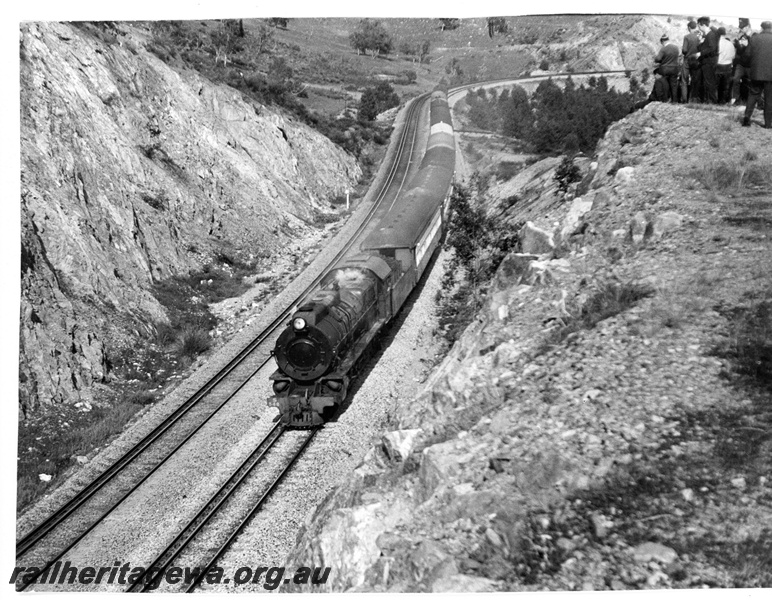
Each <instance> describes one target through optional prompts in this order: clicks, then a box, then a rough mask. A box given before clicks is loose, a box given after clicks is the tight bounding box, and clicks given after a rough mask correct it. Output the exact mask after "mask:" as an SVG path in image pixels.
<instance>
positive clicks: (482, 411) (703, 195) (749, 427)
mask: <svg viewBox="0 0 772 600" xmlns="http://www.w3.org/2000/svg"><path fill="white" fill-rule="evenodd" d="M738 114H739V113H736V111H732V112H730V111H729V110H728V109H716V110H709V109H702V108H693V107H683V106H673V105H662V104H658V103H654V104H652V105H650V106H649V107H647V108H646V109H645V110H643V111H639V112H637V113H635V114H633V115H631V116H629V117H628V118H626V119H623V120H622V121H620V122H618V123H616V124H614V125H613V126H612V127H611V128H610V130H609V132H608V133H607V135H606V137H605V139H604V140H603V141H602V142H601V143H600V145H599V148H598V151H597V154H596V156H595V157H593V162H592V164H590V165H589V167H588V168H589V169H590V171H589V172H590V173H591V174H592V180H591V182H589V185H587V183H588V181H585V185H587V187H586V188H584V189H583V190H582V193H581V197H580V198H575V199H572V200H567V201H561V199H560V198H559V197H557V196H556V195H555V188H554V183H550V182H548V183H547V185H546V186H545V188H544V189H543V193H542V194H541V195H540V196H539V195H534V194H533V193H532V192H533V190H531V191H530V192H529V193H528V194H526V197H527V200H525V201H522V200H521V201H520V202H516V203H515V204H514V205H512V206H508V207H500V210H501V214H502V216H503V217H504V218H508V219H511V220H512V222H517V221H518V220H520V219H519V218H520V217H525V218H526V219H530V220H532V221H533V223H531V224H529V225H527V226H526V227H525V228H524V229H523V231H522V243H523V248H522V251H521V253H518V254H511V255H509V257H508V258H507V259H505V260H504V262H503V263H502V265H501V267H500V269H499V271H498V273H497V275H496V278H495V282H494V286H493V288H492V290H491V293H490V294H489V298H488V303H487V305H486V308H485V309H484V310H483V311H482V313H481V314H479V316H478V319H477V320H476V321H475V322H474V323H473V324H472V325H470V326H469V327H468V329H467V330H466V332H465V333H464V335H463V336H462V338H461V339H460V340H459V342H458V343H457V344H456V345H455V347H454V348H453V349H452V351H451V352H450V354H449V355H448V356H447V357H446V359H445V360H444V361H443V363H442V364H441V365H440V366H439V367H438V368H437V369H436V371H435V372H434V374H433V375H432V376H431V377H430V379H429V380H428V381H427V383H426V385H425V387H424V388H423V390H422V391H421V392H420V394H418V396H417V397H415V398H405V399H402V400H401V401H400V407H399V409H398V410H397V415H396V420H397V422H398V430H397V431H392V432H388V433H386V434H384V436H383V438H382V440H381V441H380V442H379V443H378V444H376V445H375V446H374V447H373V450H372V451H371V452H370V454H369V455H368V457H367V458H366V459H365V461H364V462H363V464H362V465H360V467H359V468H358V469H357V470H356V471H355V475H354V476H353V477H352V479H351V481H350V482H349V483H347V484H346V485H344V486H342V487H340V488H338V489H337V490H335V491H333V493H331V494H330V495H329V496H328V498H327V500H326V501H325V502H324V503H323V504H322V505H321V506H320V508H319V509H318V510H317V511H316V513H315V514H314V515H313V517H312V518H310V519H309V521H308V522H307V525H306V527H305V528H304V530H303V531H301V533H300V535H299V537H298V545H297V548H296V550H295V551H294V552H293V553H292V554H291V555H290V556H289V558H288V561H287V564H289V565H297V564H306V563H310V562H313V563H314V564H316V565H319V564H328V565H335V567H336V569H337V571H335V572H334V574H333V575H332V576H331V577H330V579H329V581H328V583H327V589H329V590H331V591H343V590H347V591H391V592H395V591H429V590H431V591H492V590H547V589H550V590H552V589H555V590H569V589H570V590H600V589H615V590H621V589H642V588H646V589H651V588H700V587H734V586H741V587H759V586H770V585H772V580H770V575H769V574H770V572H772V564H771V563H770V556H772V552H770V550H772V519H771V518H770V514H772V513H770V506H772V487H771V486H770V481H769V473H770V467H771V466H772V464H770V456H772V453H771V452H770V450H772V397H771V396H772V390H771V388H770V385H771V383H772V322H770V318H771V317H770V315H772V280H771V279H770V273H772V252H771V251H772V247H770V244H771V242H772V238H771V237H770V235H771V234H772V196H771V195H770V187H771V185H770V184H772V180H771V176H770V172H772V170H771V169H770V165H772V146H770V144H769V135H768V134H767V133H766V132H765V131H764V130H763V129H762V128H760V127H758V126H757V125H758V124H754V127H752V128H751V129H749V130H748V129H743V128H741V127H740V124H739V121H738ZM534 167H536V166H534ZM536 170H537V171H538V173H539V176H542V175H543V173H542V170H540V169H538V168H537V169H536ZM502 185H503V186H504V187H506V186H507V184H502ZM511 187H512V186H511V185H510V186H509V187H506V189H502V190H498V191H497V190H496V189H495V188H494V189H493V190H492V191H491V195H492V196H498V197H501V198H509V197H511V196H512V194H516V193H517V191H518V190H512V189H510V188H511ZM342 531H343V532H347V531H356V532H357V536H355V537H350V538H347V539H348V543H347V544H346V545H345V546H341V545H340V544H337V543H336V542H335V540H337V539H338V536H339V535H340V532H342ZM333 549H334V552H333ZM333 553H334V555H333Z"/></svg>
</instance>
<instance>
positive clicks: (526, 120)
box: [499, 85, 533, 140]
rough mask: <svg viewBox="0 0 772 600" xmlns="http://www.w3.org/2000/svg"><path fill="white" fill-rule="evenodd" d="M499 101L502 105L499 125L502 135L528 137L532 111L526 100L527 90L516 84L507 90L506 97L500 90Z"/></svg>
mask: <svg viewBox="0 0 772 600" xmlns="http://www.w3.org/2000/svg"><path fill="white" fill-rule="evenodd" d="M505 91H506V90H505ZM502 98H503V100H502ZM499 102H500V106H501V107H502V115H501V120H502V123H501V125H502V132H503V133H504V135H508V136H511V137H516V138H519V139H521V140H522V139H528V138H529V137H530V134H531V127H532V126H533V112H532V111H531V105H530V102H529V101H528V92H526V91H525V89H523V88H522V87H520V86H519V85H516V86H515V87H513V88H512V91H511V92H509V95H508V98H507V97H506V96H505V95H504V92H502V94H501V96H500V97H499Z"/></svg>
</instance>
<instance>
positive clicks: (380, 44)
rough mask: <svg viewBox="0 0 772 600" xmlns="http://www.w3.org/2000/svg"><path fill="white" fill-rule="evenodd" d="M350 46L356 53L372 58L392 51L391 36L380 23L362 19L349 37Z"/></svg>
mask: <svg viewBox="0 0 772 600" xmlns="http://www.w3.org/2000/svg"><path fill="white" fill-rule="evenodd" d="M349 42H350V43H351V46H352V47H353V48H354V49H355V50H356V51H357V54H361V53H362V52H364V53H367V54H370V55H371V56H372V57H373V58H375V57H376V56H378V55H379V54H388V53H389V52H391V50H392V47H393V46H392V40H391V36H390V35H389V34H388V32H387V31H386V29H385V28H384V27H383V25H382V24H381V22H380V21H373V20H372V19H362V20H361V21H359V24H358V25H357V28H356V29H355V30H354V31H352V32H351V35H349Z"/></svg>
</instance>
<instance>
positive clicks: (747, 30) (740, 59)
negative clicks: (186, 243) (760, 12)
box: [730, 18, 753, 104]
mask: <svg viewBox="0 0 772 600" xmlns="http://www.w3.org/2000/svg"><path fill="white" fill-rule="evenodd" d="M739 26H740V36H739V37H738V38H737V39H736V40H735V41H734V50H735V57H734V73H733V74H732V99H731V100H730V103H731V104H735V103H736V102H737V101H738V100H739V99H740V88H741V86H742V84H743V81H745V83H746V84H747V80H748V73H749V72H750V67H751V63H750V56H746V54H747V50H748V44H749V43H750V41H751V36H752V35H753V32H752V31H751V22H750V19H744V18H740V20H739Z"/></svg>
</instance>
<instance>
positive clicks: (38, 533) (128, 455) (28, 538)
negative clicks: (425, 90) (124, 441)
mask: <svg viewBox="0 0 772 600" xmlns="http://www.w3.org/2000/svg"><path fill="white" fill-rule="evenodd" d="M427 98H428V95H424V96H419V97H418V98H416V99H415V100H414V101H413V102H412V103H411V105H410V106H409V108H408V112H407V115H406V119H405V121H406V123H407V125H406V127H405V131H403V132H402V134H401V136H400V139H399V140H398V144H397V150H396V151H395V156H394V158H393V160H392V161H391V165H390V167H389V171H388V172H387V176H386V178H385V181H384V182H383V183H382V184H381V186H380V190H379V193H378V194H377V196H376V199H375V200H374V202H373V206H372V207H371V209H370V210H369V211H368V214H367V215H366V217H365V219H364V220H363V222H362V223H361V224H360V225H359V226H358V228H357V230H356V231H355V232H354V233H353V234H352V237H351V239H350V240H349V241H348V242H347V243H346V244H345V245H344V247H343V248H342V249H341V250H340V251H338V252H337V253H336V255H335V257H334V258H333V259H332V260H331V261H329V262H328V264H327V265H326V267H325V268H324V269H323V270H322V272H321V273H320V274H319V275H317V276H316V277H315V278H314V280H313V281H312V282H311V283H310V284H309V285H308V286H307V287H306V289H305V290H304V291H303V292H302V293H301V294H300V295H299V296H298V297H297V298H296V299H295V300H294V301H293V302H292V303H290V304H289V306H288V308H286V309H285V310H284V311H282V313H281V314H280V315H279V316H277V317H276V318H275V319H273V321H271V323H270V324H269V325H268V326H267V327H266V328H265V329H264V330H263V331H261V332H260V333H259V334H258V335H257V336H256V337H255V339H254V340H252V341H251V342H250V343H249V344H247V345H246V346H245V347H244V348H243V349H242V350H241V351H240V352H238V353H237V354H236V356H234V357H233V358H232V359H231V360H230V361H229V362H228V363H227V364H226V365H225V366H224V367H223V368H222V369H221V370H219V371H218V372H217V373H216V374H215V375H213V376H212V377H211V378H210V379H209V380H208V381H207V382H206V383H204V385H202V386H201V388H199V389H198V390H197V391H196V392H194V393H193V394H192V395H191V396H190V397H189V398H188V399H187V400H185V401H184V402H183V403H182V404H181V405H180V406H179V407H177V408H176V409H175V410H174V411H173V412H172V413H171V414H170V415H168V416H167V417H166V418H165V419H164V420H163V421H162V422H161V423H159V424H158V425H157V426H156V427H155V428H154V429H153V430H152V431H151V432H149V433H148V434H146V435H145V437H143V438H142V439H141V440H140V441H139V442H137V444H135V445H134V446H133V447H132V448H130V449H129V450H128V451H126V452H125V453H124V454H123V455H122V456H120V457H119V458H118V459H117V460H116V461H115V462H113V463H112V464H111V465H110V466H109V467H108V468H107V469H105V471H103V472H102V473H100V474H99V475H98V476H97V477H96V478H95V479H93V480H92V481H91V482H89V483H88V484H87V485H86V486H85V487H84V488H83V489H81V490H80V491H79V492H78V493H77V494H76V495H75V496H73V497H72V498H71V499H70V500H68V501H67V502H66V503H65V504H64V505H62V506H61V507H59V508H58V509H57V510H56V511H55V512H54V513H52V514H51V515H50V516H49V517H47V518H46V519H45V520H44V521H43V522H42V523H40V524H39V525H38V526H36V527H35V528H33V529H32V530H31V531H30V532H28V533H27V534H26V535H25V536H24V537H23V538H22V539H21V540H19V542H17V545H16V558H17V559H18V558H19V557H21V556H23V555H24V554H26V553H27V552H28V551H29V550H30V549H31V548H32V547H34V546H35V545H37V544H38V543H39V542H40V541H41V540H42V539H43V538H45V537H46V536H47V535H48V534H49V533H50V532H51V531H53V530H54V529H55V528H56V527H57V526H58V525H59V524H61V523H62V521H64V520H65V519H66V518H68V517H69V516H70V515H71V514H72V513H73V512H75V511H76V510H78V509H79V508H80V507H81V506H83V505H84V504H85V503H86V502H87V501H88V500H89V499H90V498H91V497H93V496H94V495H95V494H96V493H97V492H98V491H99V490H101V489H102V488H103V487H104V486H105V485H107V484H108V483H109V482H111V481H112V480H114V479H115V477H117V475H118V474H119V473H121V472H123V470H124V469H125V468H126V467H127V466H128V465H130V464H131V463H132V462H134V460H136V459H137V458H138V457H139V456H140V455H141V454H142V453H143V452H145V451H146V450H147V449H148V448H149V447H150V446H151V445H153V443H155V442H156V441H157V440H158V439H159V438H161V436H163V435H164V434H165V433H166V432H168V431H169V430H170V429H171V428H172V427H173V426H174V425H175V424H177V423H178V422H179V421H180V420H181V419H182V418H183V417H184V416H185V415H186V414H187V413H188V412H189V411H190V410H191V409H192V408H193V407H194V406H196V405H197V404H198V403H199V402H200V401H201V399H203V398H204V397H206V396H207V395H208V394H209V393H211V391H212V390H213V389H215V387H216V386H217V385H218V384H220V383H221V382H222V381H223V380H225V378H226V377H227V376H228V375H230V373H232V372H233V370H234V369H235V368H236V367H237V366H239V365H240V364H241V363H243V362H244V360H245V359H246V358H247V357H248V356H249V355H251V354H252V353H253V352H254V351H255V350H256V349H257V348H258V347H259V346H260V345H261V344H262V343H263V342H265V341H266V339H267V338H268V337H269V336H270V335H271V334H273V332H274V331H276V329H277V328H278V327H279V325H280V324H281V323H282V322H283V321H284V319H285V318H286V317H287V316H288V315H289V314H290V313H291V312H292V309H293V308H294V307H296V306H297V305H298V304H300V303H302V302H303V301H304V300H305V298H306V297H307V296H308V294H309V293H310V292H311V291H312V289H313V288H314V287H315V286H316V285H317V284H318V283H319V282H320V281H321V280H322V279H323V278H324V276H325V275H326V274H327V273H328V272H329V270H330V269H331V268H332V267H333V266H334V264H335V263H336V262H337V261H339V260H340V258H341V257H342V256H344V255H345V253H346V252H348V251H349V250H350V249H351V247H352V246H353V245H354V243H355V242H356V240H357V239H358V237H359V236H360V235H361V233H362V232H363V231H364V229H365V227H366V226H367V225H368V224H369V223H370V221H371V220H372V218H373V217H374V215H375V213H376V212H377V209H378V207H379V204H380V202H381V201H382V200H383V198H384V197H385V196H386V195H387V194H388V192H389V191H390V190H391V189H392V187H393V185H394V181H395V179H396V177H397V174H398V173H399V171H400V170H402V169H404V171H405V173H404V175H403V178H402V181H401V182H400V187H399V189H401V187H402V185H404V181H405V178H406V176H407V171H408V169H409V164H410V161H408V163H407V164H406V165H403V163H404V159H405V156H406V153H405V148H406V146H407V145H408V144H407V140H408V138H410V137H412V139H411V142H410V152H411V153H412V151H413V149H414V145H415V140H416V137H417V130H418V127H417V119H416V118H415V114H416V113H417V112H418V109H419V107H420V106H423V104H424V103H425V101H426V99H427ZM411 128H412V130H413V131H412V136H411V135H410V130H411ZM268 360H270V359H266V360H265V361H264V362H263V363H262V364H261V365H260V367H258V368H257V369H255V370H254V371H253V372H252V374H251V375H250V376H249V377H247V378H246V379H245V380H244V381H243V382H242V384H241V385H239V386H238V388H237V389H236V391H235V392H233V393H232V394H230V395H229V396H228V398H226V400H225V401H224V402H222V403H221V404H220V405H219V406H218V407H217V408H216V409H215V411H214V412H213V413H212V414H210V415H209V416H208V417H207V418H206V419H205V420H204V421H203V422H202V423H201V424H200V425H199V426H197V427H196V428H195V429H194V431H192V432H191V433H190V434H189V435H188V436H186V437H185V439H184V440H183V442H181V443H180V444H178V445H177V446H175V448H174V450H172V452H171V453H169V454H168V455H167V456H166V457H165V458H164V459H163V460H162V461H161V462H160V463H159V464H158V465H156V466H155V467H154V468H153V470H152V471H150V472H149V473H148V474H146V475H145V476H144V477H143V478H142V479H141V480H140V482H139V483H138V484H137V485H135V486H133V487H132V488H131V489H130V490H129V492H127V493H126V494H124V495H123V496H122V497H121V498H120V500H119V501H118V503H115V504H114V505H113V506H112V508H110V509H109V510H108V511H107V512H105V513H104V514H102V515H101V516H100V517H99V518H98V519H97V520H96V521H95V522H94V523H93V524H92V525H91V526H90V527H89V528H88V529H87V530H86V531H84V532H83V533H82V534H81V535H80V536H78V537H77V538H76V540H75V541H74V542H73V543H72V544H71V545H69V546H68V547H67V548H66V549H65V550H64V551H63V552H62V553H60V555H59V556H58V557H57V559H58V558H60V557H61V556H62V555H63V553H64V552H66V551H68V550H69V549H71V548H72V547H73V546H74V544H75V543H77V542H79V541H80V540H81V539H82V538H83V537H84V536H85V535H86V534H87V533H88V532H89V531H91V530H92V529H93V528H94V527H95V526H96V525H97V524H98V523H99V522H101V521H102V520H103V519H104V518H105V517H106V516H107V515H108V514H110V513H111V512H112V511H113V510H114V509H115V508H116V507H117V505H118V504H119V503H120V502H122V501H123V500H124V499H125V498H126V497H127V496H128V495H129V494H130V493H132V492H133V491H134V490H136V489H137V487H138V486H139V484H141V483H143V482H144V481H145V480H146V479H147V478H148V477H149V476H150V475H152V474H153V473H154V472H155V471H156V470H157V469H158V468H159V467H160V466H161V465H162V464H163V463H165V462H166V460H167V459H168V458H170V457H171V456H172V455H173V454H174V453H175V452H176V451H177V450H179V448H180V447H181V446H182V445H183V444H184V443H185V442H187V441H188V440H189V439H190V438H191V437H192V435H194V434H195V433H196V432H197V431H199V430H200V429H201V427H203V425H204V424H205V423H207V422H208V421H209V419H210V418H211V417H212V416H214V414H215V413H216V412H217V411H219V409H220V408H222V407H223V406H224V405H225V403H227V401H228V400H230V399H231V398H232V397H233V396H234V395H235V394H236V393H237V392H238V391H239V390H240V389H241V388H242V387H243V386H244V385H245V384H246V382H247V381H249V379H251V377H252V376H254V374H255V373H257V371H259V370H260V369H261V368H262V367H263V366H265V364H266V363H267V362H268ZM57 559H54V560H53V561H52V563H51V564H53V562H55V561H56V560H57ZM31 583H32V582H30V584H31ZM26 587H27V585H25V586H24V587H23V588H21V589H25V588H26Z"/></svg>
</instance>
